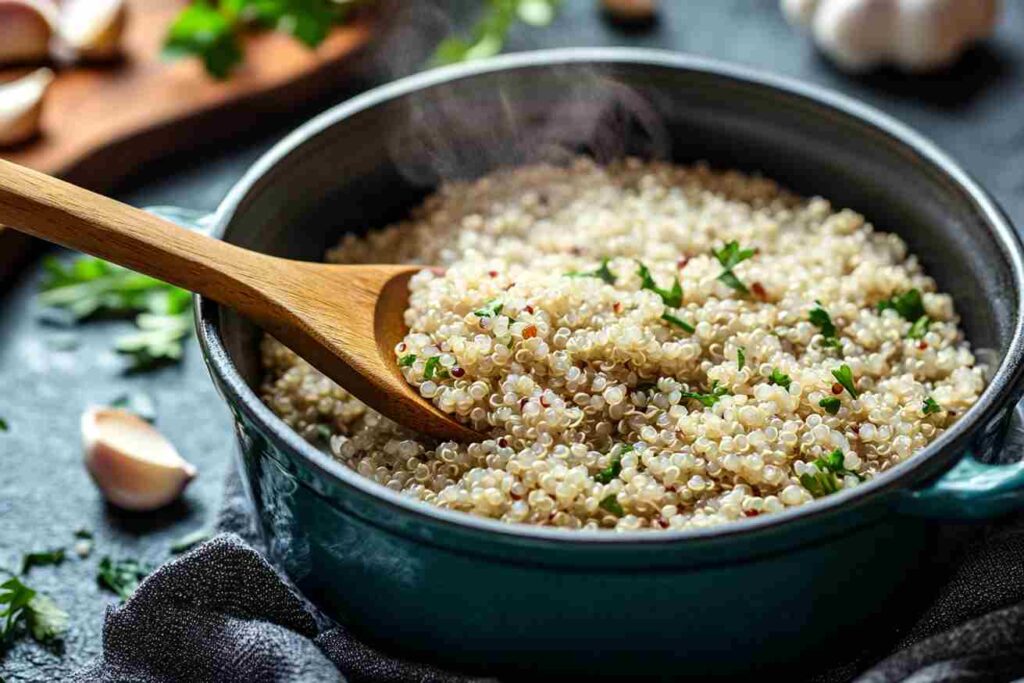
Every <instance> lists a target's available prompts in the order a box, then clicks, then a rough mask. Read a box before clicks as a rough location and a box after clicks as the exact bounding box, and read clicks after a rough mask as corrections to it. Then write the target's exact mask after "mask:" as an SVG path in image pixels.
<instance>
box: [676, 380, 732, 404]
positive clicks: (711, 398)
mask: <svg viewBox="0 0 1024 683" xmlns="http://www.w3.org/2000/svg"><path fill="white" fill-rule="evenodd" d="M728 395H729V390H728V389H726V388H725V387H722V386H719V385H718V380H715V381H714V382H712V383H711V391H709V392H708V393H706V394H704V393H700V392H696V391H684V392H682V397H683V398H692V399H694V400H695V401H700V402H701V404H702V405H704V407H706V408H711V407H712V406H714V405H715V404H716V403H718V400H719V399H720V398H722V397H723V396H728Z"/></svg>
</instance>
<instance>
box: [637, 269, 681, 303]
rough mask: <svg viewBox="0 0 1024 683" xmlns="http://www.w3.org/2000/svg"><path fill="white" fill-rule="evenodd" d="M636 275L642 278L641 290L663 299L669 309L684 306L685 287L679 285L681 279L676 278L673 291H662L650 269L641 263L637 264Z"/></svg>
mask: <svg viewBox="0 0 1024 683" xmlns="http://www.w3.org/2000/svg"><path fill="white" fill-rule="evenodd" d="M636 264H637V270H636V274H637V275H639V276H640V289H649V290H651V291H652V292H654V293H655V294H657V295H658V296H660V297H661V302H662V303H663V304H665V305H666V306H668V307H669V308H679V307H680V306H682V305H683V286H682V285H681V284H679V278H678V277H677V278H675V281H674V282H673V283H672V289H662V288H661V287H659V286H658V284H657V283H656V282H655V281H654V277H652V276H651V271H650V269H649V268H648V267H647V266H645V265H644V264H643V263H641V262H640V261H637V262H636Z"/></svg>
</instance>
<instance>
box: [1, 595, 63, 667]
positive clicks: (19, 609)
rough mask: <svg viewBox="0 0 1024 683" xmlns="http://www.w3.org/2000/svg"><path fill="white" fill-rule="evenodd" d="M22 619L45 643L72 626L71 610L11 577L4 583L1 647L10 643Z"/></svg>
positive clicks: (40, 640)
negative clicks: (69, 621)
mask: <svg viewBox="0 0 1024 683" xmlns="http://www.w3.org/2000/svg"><path fill="white" fill-rule="evenodd" d="M22 621H24V623H25V624H26V625H27V626H28V630H29V633H31V634H32V637H33V638H35V639H36V640H37V641H39V642H41V643H47V642H50V641H52V640H57V639H59V638H61V637H62V636H63V635H64V633H65V632H66V631H67V627H68V615H67V613H66V612H64V611H62V610H61V609H60V608H58V607H57V605H56V603H55V602H54V601H53V600H51V599H50V598H49V597H47V596H45V595H43V594H42V593H38V592H36V591H34V590H32V589H31V588H29V587H28V586H26V585H25V584H23V583H22V582H21V580H20V579H18V578H17V577H11V578H10V579H8V580H7V581H5V582H4V583H2V584H0V650H2V649H4V648H5V647H6V646H7V645H9V644H10V642H11V640H12V639H13V638H14V634H15V632H16V630H17V628H18V624H19V623H21V622H22Z"/></svg>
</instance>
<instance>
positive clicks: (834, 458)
mask: <svg viewBox="0 0 1024 683" xmlns="http://www.w3.org/2000/svg"><path fill="white" fill-rule="evenodd" d="M843 460H844V457H843V451H842V449H841V448H837V449H835V450H834V451H832V452H831V453H828V454H827V455H824V456H822V457H820V458H818V459H816V460H815V461H814V463H813V464H814V466H815V467H816V468H817V470H818V471H817V472H816V473H814V474H811V473H809V472H804V473H803V474H801V475H800V483H801V484H802V485H803V487H804V488H805V489H807V490H808V491H810V493H811V495H813V496H814V497H815V498H820V497H821V496H824V495H827V494H829V493H835V492H836V491H838V490H839V480H838V477H845V476H847V475H852V476H854V477H857V479H861V480H863V477H862V476H861V475H860V474H858V473H857V472H854V471H853V470H848V469H846V467H845V466H844V464H843Z"/></svg>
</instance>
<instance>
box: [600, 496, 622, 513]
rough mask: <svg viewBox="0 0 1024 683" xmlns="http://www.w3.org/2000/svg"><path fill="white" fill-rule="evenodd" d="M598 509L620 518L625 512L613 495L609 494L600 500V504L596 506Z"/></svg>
mask: <svg viewBox="0 0 1024 683" xmlns="http://www.w3.org/2000/svg"><path fill="white" fill-rule="evenodd" d="M597 506H598V507H599V508H601V509H602V510H605V511H606V512H610V513H612V514H613V515H615V516H616V517H622V516H624V515H625V514H626V511H625V510H623V509H622V505H621V504H620V503H619V501H618V499H617V498H616V497H615V494H614V493H609V494H608V495H607V496H605V497H604V498H602V499H601V502H600V503H598V504H597Z"/></svg>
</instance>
